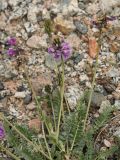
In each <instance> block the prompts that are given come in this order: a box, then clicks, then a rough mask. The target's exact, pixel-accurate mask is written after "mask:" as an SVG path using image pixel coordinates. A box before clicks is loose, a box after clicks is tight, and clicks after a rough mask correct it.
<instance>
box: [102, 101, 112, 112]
mask: <svg viewBox="0 0 120 160" xmlns="http://www.w3.org/2000/svg"><path fill="white" fill-rule="evenodd" d="M109 107H111V103H110V102H109V101H108V100H105V101H102V103H101V105H100V109H99V113H103V112H104V111H105V109H107V108H109Z"/></svg>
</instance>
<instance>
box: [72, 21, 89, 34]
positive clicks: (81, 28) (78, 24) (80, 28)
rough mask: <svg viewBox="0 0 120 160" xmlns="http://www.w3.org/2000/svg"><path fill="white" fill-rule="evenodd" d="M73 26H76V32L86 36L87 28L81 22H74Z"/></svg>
mask: <svg viewBox="0 0 120 160" xmlns="http://www.w3.org/2000/svg"><path fill="white" fill-rule="evenodd" d="M74 24H75V26H76V30H77V31H78V32H79V33H81V34H86V33H87V32H88V28H87V26H86V25H85V24H84V23H83V22H80V21H75V22H74Z"/></svg>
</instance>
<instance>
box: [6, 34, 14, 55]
mask: <svg viewBox="0 0 120 160" xmlns="http://www.w3.org/2000/svg"><path fill="white" fill-rule="evenodd" d="M6 44H7V45H8V47H9V48H8V50H7V54H8V55H9V56H15V55H16V48H15V46H16V39H15V38H14V37H11V38H9V39H8V40H7V42H6Z"/></svg>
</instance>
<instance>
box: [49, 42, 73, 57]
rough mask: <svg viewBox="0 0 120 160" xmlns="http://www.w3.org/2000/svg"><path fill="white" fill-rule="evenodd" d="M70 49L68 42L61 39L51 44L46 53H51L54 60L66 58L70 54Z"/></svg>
mask: <svg viewBox="0 0 120 160" xmlns="http://www.w3.org/2000/svg"><path fill="white" fill-rule="evenodd" d="M71 52H72V49H71V47H70V45H69V43H67V42H65V41H64V40H62V41H61V42H59V43H53V44H52V46H50V47H49V48H48V53H49V54H51V55H52V56H53V57H54V58H55V59H56V60H61V58H63V59H64V60H67V59H68V58H69V57H70V56H71Z"/></svg>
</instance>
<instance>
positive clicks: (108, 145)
mask: <svg viewBox="0 0 120 160" xmlns="http://www.w3.org/2000/svg"><path fill="white" fill-rule="evenodd" d="M104 144H105V146H106V147H108V148H110V147H111V145H112V144H111V143H110V141H108V140H107V139H104Z"/></svg>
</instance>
